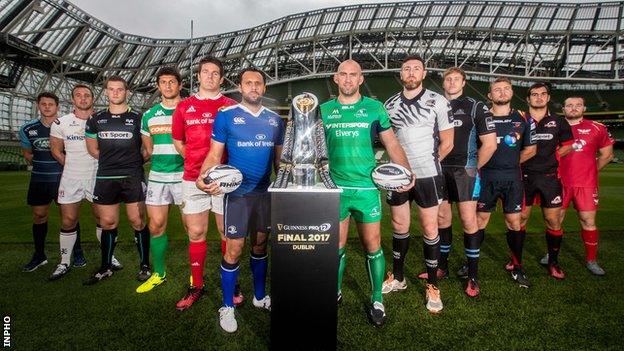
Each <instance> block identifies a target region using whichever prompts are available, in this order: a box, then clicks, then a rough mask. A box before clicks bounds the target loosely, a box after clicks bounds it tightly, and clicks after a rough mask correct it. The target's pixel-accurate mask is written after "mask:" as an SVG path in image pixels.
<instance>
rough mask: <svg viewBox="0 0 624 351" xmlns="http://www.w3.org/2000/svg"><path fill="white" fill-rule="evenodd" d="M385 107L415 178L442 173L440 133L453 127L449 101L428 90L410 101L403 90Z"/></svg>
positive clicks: (389, 100)
mask: <svg viewBox="0 0 624 351" xmlns="http://www.w3.org/2000/svg"><path fill="white" fill-rule="evenodd" d="M385 107H386V110H387V111H388V115H390V121H391V122H392V127H393V128H394V131H395V133H396V135H397V138H398V139H399V142H400V143H401V146H403V150H405V154H406V155H407V159H408V160H409V163H410V167H411V168H412V171H413V172H414V174H416V178H429V177H434V176H436V175H438V174H441V168H440V160H439V158H438V146H439V144H440V134H439V132H440V131H443V130H447V129H451V128H453V113H452V110H451V105H450V104H449V102H448V100H446V98H445V97H444V96H442V95H440V94H438V93H436V92H433V91H431V90H429V89H423V91H422V92H421V93H420V94H418V95H417V96H416V97H414V98H413V99H407V98H406V97H405V96H403V92H402V91H401V92H398V93H397V94H394V95H393V96H391V97H390V98H389V99H388V100H387V101H386V103H385Z"/></svg>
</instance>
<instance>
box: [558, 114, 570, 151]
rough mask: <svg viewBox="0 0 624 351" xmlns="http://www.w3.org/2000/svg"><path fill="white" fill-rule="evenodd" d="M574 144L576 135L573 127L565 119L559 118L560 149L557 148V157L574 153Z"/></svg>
mask: <svg viewBox="0 0 624 351" xmlns="http://www.w3.org/2000/svg"><path fill="white" fill-rule="evenodd" d="M572 144H574V135H573V134H572V127H570V124H569V123H568V121H566V120H565V119H564V118H563V117H559V148H557V156H559V157H563V156H565V155H567V154H569V153H570V151H572Z"/></svg>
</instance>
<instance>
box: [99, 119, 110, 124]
mask: <svg viewBox="0 0 624 351" xmlns="http://www.w3.org/2000/svg"><path fill="white" fill-rule="evenodd" d="M106 123H108V120H107V119H98V121H97V124H106Z"/></svg>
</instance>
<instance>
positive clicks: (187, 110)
mask: <svg viewBox="0 0 624 351" xmlns="http://www.w3.org/2000/svg"><path fill="white" fill-rule="evenodd" d="M191 112H195V107H193V105H191V106H189V108H187V109H186V113H191Z"/></svg>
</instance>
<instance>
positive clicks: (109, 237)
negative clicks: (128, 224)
mask: <svg viewBox="0 0 624 351" xmlns="http://www.w3.org/2000/svg"><path fill="white" fill-rule="evenodd" d="M101 239H102V241H101V243H100V251H101V253H102V267H101V269H111V260H112V258H113V253H114V252H115V244H116V242H117V228H114V229H104V230H102V236H101Z"/></svg>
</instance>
